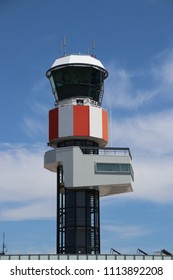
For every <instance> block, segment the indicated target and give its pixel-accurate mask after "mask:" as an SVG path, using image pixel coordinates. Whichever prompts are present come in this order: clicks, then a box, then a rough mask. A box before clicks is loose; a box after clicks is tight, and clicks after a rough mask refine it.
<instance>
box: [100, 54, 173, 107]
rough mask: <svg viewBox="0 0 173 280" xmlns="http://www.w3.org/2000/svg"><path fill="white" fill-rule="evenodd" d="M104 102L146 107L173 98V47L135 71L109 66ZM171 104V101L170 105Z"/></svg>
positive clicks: (172, 99)
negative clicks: (146, 65) (143, 68)
mask: <svg viewBox="0 0 173 280" xmlns="http://www.w3.org/2000/svg"><path fill="white" fill-rule="evenodd" d="M107 68H108V71H109V78H108V80H107V81H106V86H105V96H104V103H105V104H106V105H107V106H108V107H109V108H110V109H126V110H128V111H129V110H134V109H139V108H140V109H143V110H144V109H146V108H147V107H146V106H149V105H153V107H155V106H156V104H158V103H159V102H162V103H163V106H164V105H165V100H167V101H168V102H169V101H171V102H172V101H173V94H172V92H173V50H172V49H169V50H165V51H164V52H162V53H160V54H158V55H157V56H155V57H154V58H153V60H152V61H151V62H150V63H149V64H148V67H147V68H146V69H145V70H142V69H139V70H138V71H133V70H129V69H124V68H121V67H119V66H118V65H117V64H114V65H112V63H110V64H109V65H108V66H107ZM169 105H170V104H169Z"/></svg>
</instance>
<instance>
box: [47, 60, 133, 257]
mask: <svg viewBox="0 0 173 280" xmlns="http://www.w3.org/2000/svg"><path fill="white" fill-rule="evenodd" d="M46 75H47V78H48V79H49V80H50V84H51V87H52V91H53V95H54V98H55V108H53V109H51V110H50V111H49V142H48V145H49V146H50V147H52V149H51V150H49V151H47V152H46V153H45V156H44V167H45V168H46V169H48V170H50V171H52V172H55V173H56V174H57V248H56V251H57V252H56V253H57V254H100V205H99V199H100V197H102V196H108V195H114V194H120V193H126V192H131V191H132V181H133V169H132V165H131V160H132V158H131V154H130V150H129V148H113V147H105V146H106V144H107V142H108V112H107V111H106V110H105V109H104V108H102V99H103V94H104V80H105V79H106V78H107V76H108V72H107V71H106V69H105V68H104V66H103V65H102V63H101V62H100V61H99V60H98V59H96V58H95V57H93V56H90V55H67V56H64V57H61V58H58V59H56V60H55V62H54V64H53V65H52V67H51V68H50V69H49V70H48V71H47V73H46ZM112 102H116V100H115V101H114V100H112Z"/></svg>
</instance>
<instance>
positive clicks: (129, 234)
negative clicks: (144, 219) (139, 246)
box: [103, 224, 150, 239]
mask: <svg viewBox="0 0 173 280" xmlns="http://www.w3.org/2000/svg"><path fill="white" fill-rule="evenodd" d="M103 229H105V230H106V232H112V233H114V234H116V235H117V238H121V239H129V238H130V239H131V238H136V237H141V236H145V235H148V234H149V233H150V230H148V229H146V227H144V226H139V225H112V224H111V225H110V224H104V225H103Z"/></svg>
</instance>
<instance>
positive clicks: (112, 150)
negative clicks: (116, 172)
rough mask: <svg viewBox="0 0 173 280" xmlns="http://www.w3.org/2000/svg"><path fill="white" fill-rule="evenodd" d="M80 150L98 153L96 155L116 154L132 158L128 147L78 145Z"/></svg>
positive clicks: (87, 152)
mask: <svg viewBox="0 0 173 280" xmlns="http://www.w3.org/2000/svg"><path fill="white" fill-rule="evenodd" d="M80 149H81V151H82V152H83V153H84V154H98V155H103V156H104V155H105V156H109V155H113V156H115V155H117V156H130V158H131V159H132V155H131V152H130V149H129V148H121V147H120V148H116V147H105V148H99V147H84V146H80Z"/></svg>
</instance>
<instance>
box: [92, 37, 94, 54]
mask: <svg viewBox="0 0 173 280" xmlns="http://www.w3.org/2000/svg"><path fill="white" fill-rule="evenodd" d="M94 49H95V42H94V39H92V56H93V57H95V54H94Z"/></svg>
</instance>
